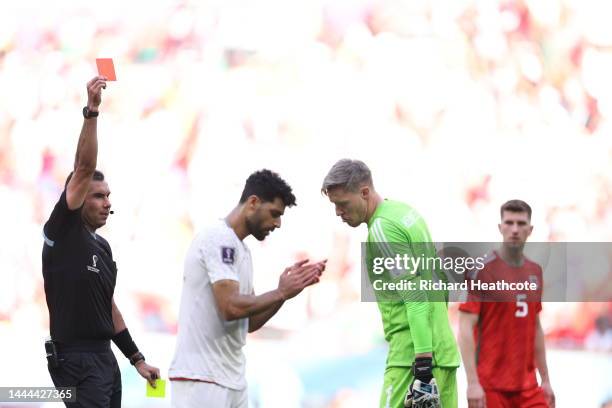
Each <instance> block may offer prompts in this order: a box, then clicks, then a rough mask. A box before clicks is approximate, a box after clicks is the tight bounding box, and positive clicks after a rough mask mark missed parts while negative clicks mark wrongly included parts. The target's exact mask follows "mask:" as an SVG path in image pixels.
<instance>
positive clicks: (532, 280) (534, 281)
mask: <svg viewBox="0 0 612 408" xmlns="http://www.w3.org/2000/svg"><path fill="white" fill-rule="evenodd" d="M529 282H530V283H535V284H536V285H537V287H538V289H539V287H540V284H539V282H538V277H537V276H535V275H529Z"/></svg>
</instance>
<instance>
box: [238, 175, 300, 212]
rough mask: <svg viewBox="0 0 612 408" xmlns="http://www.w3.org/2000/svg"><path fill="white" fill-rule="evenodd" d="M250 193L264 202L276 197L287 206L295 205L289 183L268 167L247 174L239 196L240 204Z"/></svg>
mask: <svg viewBox="0 0 612 408" xmlns="http://www.w3.org/2000/svg"><path fill="white" fill-rule="evenodd" d="M252 195H255V196H257V197H259V199H260V200H261V201H264V202H272V201H274V199H275V198H277V197H278V198H280V199H281V200H283V203H285V206H287V207H292V206H294V205H296V202H295V196H294V195H293V193H292V192H291V187H290V186H289V184H287V183H286V182H285V180H283V179H282V178H281V177H280V176H279V175H278V174H276V173H275V172H273V171H271V170H268V169H263V170H259V171H256V172H255V173H253V174H251V175H250V176H249V178H248V179H247V180H246V183H245V185H244V190H242V195H241V196H240V204H243V203H244V202H245V201H246V200H247V198H249V197H250V196H252Z"/></svg>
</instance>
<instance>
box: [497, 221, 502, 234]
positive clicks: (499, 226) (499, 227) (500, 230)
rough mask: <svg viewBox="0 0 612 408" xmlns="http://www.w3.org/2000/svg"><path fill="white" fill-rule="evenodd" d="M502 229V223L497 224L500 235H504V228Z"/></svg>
mask: <svg viewBox="0 0 612 408" xmlns="http://www.w3.org/2000/svg"><path fill="white" fill-rule="evenodd" d="M501 227H502V225H501V223H499V224H497V229H498V230H499V233H500V234H501V233H502V228H501Z"/></svg>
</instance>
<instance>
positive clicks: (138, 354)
mask: <svg viewBox="0 0 612 408" xmlns="http://www.w3.org/2000/svg"><path fill="white" fill-rule="evenodd" d="M141 361H145V357H144V356H143V355H142V353H141V352H140V351H138V352H136V354H134V355H133V356H132V357H130V364H131V365H133V366H135V365H136V364H138V363H139V362H141Z"/></svg>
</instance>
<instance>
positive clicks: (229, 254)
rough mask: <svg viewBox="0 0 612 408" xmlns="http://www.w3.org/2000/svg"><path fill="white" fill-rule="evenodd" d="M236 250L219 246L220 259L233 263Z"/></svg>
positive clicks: (226, 262) (225, 262)
mask: <svg viewBox="0 0 612 408" xmlns="http://www.w3.org/2000/svg"><path fill="white" fill-rule="evenodd" d="M235 253H236V250H235V249H234V248H231V247H221V260H222V261H223V263H224V264H229V265H231V264H233V263H234V255H235Z"/></svg>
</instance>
